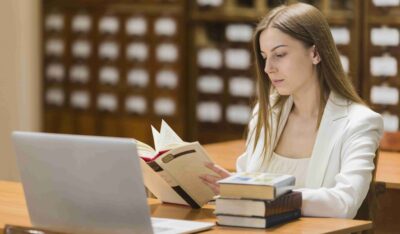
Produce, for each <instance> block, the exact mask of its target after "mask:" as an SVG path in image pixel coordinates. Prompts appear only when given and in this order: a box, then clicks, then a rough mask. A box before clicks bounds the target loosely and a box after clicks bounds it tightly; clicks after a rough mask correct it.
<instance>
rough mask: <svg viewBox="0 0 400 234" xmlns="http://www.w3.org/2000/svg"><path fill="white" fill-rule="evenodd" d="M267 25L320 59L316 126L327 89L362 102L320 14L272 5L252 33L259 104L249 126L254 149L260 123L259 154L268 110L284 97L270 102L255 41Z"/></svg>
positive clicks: (301, 7)
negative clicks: (311, 51) (313, 48)
mask: <svg viewBox="0 0 400 234" xmlns="http://www.w3.org/2000/svg"><path fill="white" fill-rule="evenodd" d="M269 27H272V28H276V29H279V30H280V31H282V32H283V33H285V34H287V35H289V36H291V37H292V38H294V39H296V40H299V41H301V42H302V43H303V44H304V46H305V47H306V48H309V47H311V46H315V48H316V50H317V52H318V53H319V56H320V58H321V62H320V63H318V64H317V65H316V66H317V67H316V69H317V75H318V80H319V87H320V94H321V95H320V108H319V114H318V125H317V126H319V123H320V121H321V119H322V114H323V111H324V108H325V104H326V102H327V99H328V95H329V93H330V91H334V92H336V93H337V94H339V95H341V96H342V97H344V98H346V99H348V100H350V101H352V102H356V103H363V101H362V99H361V98H360V96H358V94H357V92H356V91H355V89H354V87H353V85H352V83H351V81H350V79H349V78H348V77H347V75H346V74H345V72H344V70H343V67H342V64H341V62H340V59H339V52H338V50H337V48H336V46H335V43H334V40H333V37H332V34H331V32H330V27H329V25H328V22H327V21H326V20H325V17H324V15H323V14H322V13H321V12H320V11H319V10H318V9H317V8H315V7H313V6H311V5H308V4H304V3H296V4H293V5H283V6H279V7H277V8H274V9H273V10H271V11H270V12H269V13H268V14H267V15H266V16H265V17H264V18H263V19H261V21H260V22H259V23H258V25H257V27H256V29H255V32H254V35H253V48H254V54H255V60H256V71H257V96H256V103H258V105H259V108H258V112H257V113H255V116H253V118H257V125H256V128H255V129H249V130H250V131H253V130H254V131H255V139H254V140H255V144H254V148H253V151H254V150H255V148H256V145H257V144H256V142H258V140H259V138H260V134H261V131H262V129H263V127H264V136H265V137H264V144H263V145H264V147H263V154H265V152H266V147H268V145H269V142H270V141H271V137H272V130H271V126H272V118H271V116H272V115H271V111H272V109H273V108H276V107H278V108H279V107H282V106H283V104H284V103H285V101H286V99H287V97H284V96H282V97H279V98H278V100H277V101H276V102H274V103H272V102H271V100H270V95H271V90H273V89H274V88H273V87H272V86H271V81H270V79H269V77H268V74H266V73H265V72H264V67H265V60H264V59H263V57H262V56H261V50H260V44H259V43H260V42H259V40H260V34H261V32H263V31H264V30H266V29H267V28H269ZM254 131H253V133H254ZM248 134H251V133H248ZM271 147H272V146H271ZM264 159H265V158H264Z"/></svg>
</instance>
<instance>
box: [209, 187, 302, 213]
mask: <svg viewBox="0 0 400 234" xmlns="http://www.w3.org/2000/svg"><path fill="white" fill-rule="evenodd" d="M301 204H302V194H301V192H289V193H286V194H284V195H282V196H280V197H279V198H277V199H275V200H256V199H237V198H223V197H218V198H217V199H216V201H215V205H216V207H215V213H216V214H217V215H222V214H227V215H239V216H255V217H267V216H271V215H275V214H281V213H285V212H288V211H292V210H296V209H300V208H301Z"/></svg>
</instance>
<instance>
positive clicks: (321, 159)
mask: <svg viewBox="0 0 400 234" xmlns="http://www.w3.org/2000/svg"><path fill="white" fill-rule="evenodd" d="M348 105H349V104H348V101H347V100H346V99H343V98H341V97H340V96H338V95H337V94H335V93H334V92H331V94H330V95H329V99H328V102H327V103H326V106H325V110H324V114H323V116H322V119H321V123H320V126H319V130H318V133H317V137H316V140H315V144H314V147H313V151H312V154H311V160H310V164H309V166H308V171H307V177H306V182H305V186H306V187H307V188H319V187H321V186H322V184H323V181H324V177H325V172H326V168H327V166H328V162H329V159H330V156H331V152H332V150H333V146H334V144H335V143H336V142H337V140H338V137H340V133H341V132H342V129H343V127H344V126H345V125H346V123H347V121H348V120H347V118H344V117H346V116H347V115H348Z"/></svg>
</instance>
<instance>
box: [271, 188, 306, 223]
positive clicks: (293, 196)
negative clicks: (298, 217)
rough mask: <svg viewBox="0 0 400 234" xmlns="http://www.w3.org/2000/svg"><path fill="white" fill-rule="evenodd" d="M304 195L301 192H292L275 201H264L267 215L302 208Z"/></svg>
mask: <svg viewBox="0 0 400 234" xmlns="http://www.w3.org/2000/svg"><path fill="white" fill-rule="evenodd" d="M301 204H302V195H301V193H300V192H291V193H288V194H286V195H283V196H281V197H279V198H278V199H276V200H273V201H264V205H265V217H267V216H271V215H275V214H281V213H285V212H288V211H292V210H295V209H300V208H301Z"/></svg>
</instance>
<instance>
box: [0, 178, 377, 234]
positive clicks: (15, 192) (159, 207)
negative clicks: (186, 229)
mask: <svg viewBox="0 0 400 234" xmlns="http://www.w3.org/2000/svg"><path fill="white" fill-rule="evenodd" d="M148 202H149V205H150V209H151V215H152V216H153V217H162V218H176V219H185V220H197V221H208V222H215V221H216V219H215V215H214V214H213V212H214V206H213V205H206V206H205V207H204V208H202V209H191V208H189V207H185V206H181V205H170V204H161V203H160V202H159V201H158V200H155V199H149V201H148ZM5 224H13V225H23V226H31V223H30V221H29V215H28V211H27V207H26V203H25V199H24V195H23V190H22V186H21V184H20V183H17V182H5V181H0V232H1V233H2V232H3V227H4V225H5ZM371 228H372V223H371V222H370V221H360V220H349V219H332V218H306V217H304V218H300V219H298V220H295V221H292V222H289V223H286V224H283V225H278V226H276V227H273V228H269V229H248V228H233V227H221V226H216V227H214V228H213V229H211V230H209V231H206V232H205V233H244V232H245V233H270V232H272V233H287V234H288V233H353V232H360V231H363V230H368V229H371Z"/></svg>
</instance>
